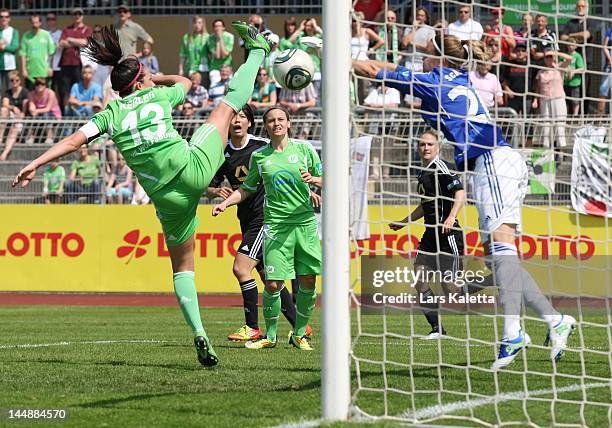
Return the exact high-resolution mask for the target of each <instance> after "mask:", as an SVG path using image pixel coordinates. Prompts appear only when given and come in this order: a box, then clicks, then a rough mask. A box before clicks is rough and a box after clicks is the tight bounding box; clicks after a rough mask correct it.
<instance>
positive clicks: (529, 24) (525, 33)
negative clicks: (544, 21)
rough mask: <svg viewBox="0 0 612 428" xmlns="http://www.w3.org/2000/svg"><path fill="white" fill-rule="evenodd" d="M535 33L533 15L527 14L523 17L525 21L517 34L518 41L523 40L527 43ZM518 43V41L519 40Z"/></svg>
mask: <svg viewBox="0 0 612 428" xmlns="http://www.w3.org/2000/svg"><path fill="white" fill-rule="evenodd" d="M532 31H533V15H532V14H530V13H526V14H524V15H523V21H522V24H521V28H520V30H518V31H517V32H516V33H515V36H516V38H517V39H519V38H522V39H523V40H524V41H525V42H526V41H527V40H529V38H530V37H531V32H532ZM517 43H518V40H517Z"/></svg>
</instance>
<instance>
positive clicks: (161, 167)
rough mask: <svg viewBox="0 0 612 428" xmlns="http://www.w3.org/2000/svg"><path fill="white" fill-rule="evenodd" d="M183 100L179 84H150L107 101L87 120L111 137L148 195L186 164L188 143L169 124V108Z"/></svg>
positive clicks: (183, 96) (170, 122)
mask: <svg viewBox="0 0 612 428" xmlns="http://www.w3.org/2000/svg"><path fill="white" fill-rule="evenodd" d="M184 99H185V89H184V88H183V85H180V84H176V85H174V86H171V87H165V86H154V87H152V88H146V89H143V90H140V91H138V92H135V93H133V94H130V95H128V96H127V97H125V98H122V99H118V100H114V101H111V102H110V103H109V104H108V106H107V107H106V109H105V110H104V111H101V112H100V113H97V114H96V115H94V116H93V118H92V119H91V122H93V123H94V124H95V125H96V127H97V128H98V131H99V132H100V133H101V134H103V133H105V132H106V133H108V134H109V135H110V136H111V138H112V140H113V141H114V142H115V145H116V146H117V149H119V151H120V152H121V154H123V156H124V157H125V161H126V162H127V164H128V166H129V167H130V168H131V169H132V170H133V171H134V173H135V174H136V176H137V177H138V182H139V183H140V184H141V185H142V187H143V188H144V189H145V191H146V192H147V194H148V195H149V196H150V195H152V194H153V193H154V192H156V191H157V190H159V189H161V188H162V187H163V186H164V185H165V184H167V183H168V182H170V181H171V180H172V179H173V178H174V177H176V175H177V174H178V173H179V172H181V171H182V170H183V168H184V167H185V165H186V164H187V160H188V154H187V150H188V149H187V146H188V143H187V141H185V140H184V139H183V138H182V137H181V136H180V135H179V133H178V132H177V131H176V130H175V129H174V125H173V124H172V108H173V107H175V106H177V105H178V104H182V103H183V101H184ZM88 137H89V136H88Z"/></svg>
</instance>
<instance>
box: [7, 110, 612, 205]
mask: <svg viewBox="0 0 612 428" xmlns="http://www.w3.org/2000/svg"><path fill="white" fill-rule="evenodd" d="M384 115H385V116H384V118H383V117H381V111H380V110H377V109H367V108H362V107H359V108H356V109H355V114H354V122H353V127H354V130H355V135H357V134H358V133H359V134H360V135H363V134H366V135H371V136H372V137H373V144H372V150H371V158H372V157H375V156H377V155H378V156H379V158H380V162H381V164H382V165H385V166H387V167H389V170H390V173H389V176H388V177H383V176H380V177H375V176H371V177H370V185H371V186H373V187H372V188H371V192H370V195H371V196H370V202H371V203H375V202H380V198H382V199H383V200H384V201H385V203H389V204H405V203H407V202H416V200H414V201H413V200H410V199H409V198H408V195H409V194H411V195H415V194H416V193H415V189H414V185H415V184H414V183H415V180H414V179H412V178H414V173H415V171H414V170H413V169H412V168H411V165H417V164H418V162H419V160H418V154H417V137H418V136H419V135H420V134H421V133H422V132H423V131H425V130H426V125H425V124H424V123H423V121H422V119H421V118H420V114H418V112H416V111H411V110H406V109H392V110H385V113H384ZM495 118H496V121H497V123H498V124H499V125H500V126H501V128H502V132H503V134H504V136H505V137H506V138H507V139H508V140H509V141H511V142H512V143H513V145H514V146H515V147H516V148H524V147H526V143H527V142H528V141H529V140H528V138H530V137H533V138H532V139H531V142H532V145H533V147H534V148H541V146H538V129H539V127H542V126H546V125H550V123H549V122H545V121H544V120H543V119H541V118H539V117H529V118H525V117H523V116H521V117H520V118H519V117H518V115H517V114H516V112H514V111H513V110H512V109H508V108H499V109H497V110H496V112H495ZM381 119H384V121H382V120H381ZM205 120H206V113H204V114H203V115H201V116H198V117H197V118H195V119H188V120H187V119H184V118H175V119H174V120H173V123H174V126H175V128H176V129H177V131H178V132H179V133H180V134H181V135H189V134H192V133H193V131H194V130H195V129H196V128H197V127H198V126H200V125H201V124H203V123H204V122H205ZM18 122H21V123H22V124H23V125H22V126H23V129H22V130H21V131H20V133H19V140H18V142H17V144H16V145H15V147H14V148H13V151H12V152H11V154H10V156H9V159H8V160H6V161H3V162H0V203H3V204H6V203H19V204H22V203H40V202H42V199H41V194H42V188H43V182H42V172H43V171H39V173H38V174H37V176H36V178H35V180H34V181H33V182H32V183H31V185H30V186H29V187H28V188H26V189H12V188H11V180H12V179H13V177H14V176H15V174H16V173H17V172H18V171H19V170H20V169H21V168H22V167H23V166H24V165H26V164H27V163H28V162H29V161H30V160H32V159H34V158H35V157H36V156H38V155H40V154H41V153H42V152H43V151H45V150H46V149H48V148H49V147H50V144H47V143H45V140H46V138H47V130H48V129H49V128H52V129H53V132H54V135H55V139H54V140H55V141H59V140H60V139H61V138H62V136H65V135H69V134H70V133H72V132H74V131H75V130H77V129H78V128H79V127H80V126H81V125H83V124H84V123H85V120H83V119H68V118H63V119H61V120H36V119H32V118H26V119H21V120H20V121H15V120H8V121H7V120H4V123H5V124H6V129H7V130H6V133H8V129H9V128H10V127H11V126H15V125H16V124H17V125H18V126H19V123H18ZM381 123H384V124H385V130H384V132H383V130H382V129H381V128H380V125H381ZM1 124H2V121H1V120H0V125H1ZM587 125H590V126H601V127H606V128H607V129H610V130H611V132H612V120H611V119H610V118H609V117H606V118H602V117H596V116H593V117H591V116H586V115H585V116H580V117H576V118H572V117H568V118H567V121H566V134H567V140H568V145H567V147H565V148H563V149H562V150H559V149H556V150H555V154H556V161H557V162H556V163H557V168H556V185H555V193H554V194H549V195H528V197H527V199H526V203H527V204H532V205H547V204H553V205H567V204H569V201H570V174H571V150H572V146H573V136H574V133H575V132H576V131H577V130H578V129H580V128H582V127H584V126H587ZM292 131H293V133H294V136H295V137H296V138H302V139H306V140H320V138H321V111H320V109H318V108H313V109H310V110H308V111H307V112H306V113H305V114H301V115H294V116H293V117H292ZM252 133H253V134H254V135H265V131H264V129H263V124H262V122H261V118H260V117H258V118H257V119H256V122H255V126H254V129H253V130H252ZM26 141H27V142H26ZM3 143H4V141H2V146H3ZM112 147H113V146H112V143H111V142H110V141H109V140H108V139H105V138H104V137H100V139H98V140H97V141H95V142H93V143H92V144H90V148H91V149H92V151H94V152H95V153H96V154H97V155H98V156H99V157H100V159H101V160H102V161H103V162H102V164H103V165H104V164H105V161H107V160H108V159H109V156H108V154H109V150H110V149H111V148H112ZM382 148H384V150H382ZM452 151H453V148H452V146H451V145H450V144H445V145H443V147H442V157H444V158H445V159H448V160H451V161H452V157H453V156H452ZM74 159H76V155H72V156H68V157H66V158H64V159H62V161H61V165H62V166H64V168H65V169H66V175H67V176H68V175H69V173H70V166H71V163H72V161H73V160H74ZM330 167H331V166H330ZM409 177H410V178H409ZM100 179H101V180H103V179H104V172H103V171H101V172H100ZM410 186H412V187H410ZM101 188H102V189H103V188H104V186H101ZM101 192H103V190H101ZM91 200H99V201H100V203H104V197H102V195H100V196H99V197H94V198H86V199H85V200H82V201H81V202H83V203H87V202H88V201H91Z"/></svg>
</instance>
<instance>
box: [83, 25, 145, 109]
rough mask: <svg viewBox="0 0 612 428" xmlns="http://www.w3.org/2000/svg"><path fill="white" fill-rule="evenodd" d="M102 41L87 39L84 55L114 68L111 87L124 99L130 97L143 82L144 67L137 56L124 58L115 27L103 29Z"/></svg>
mask: <svg viewBox="0 0 612 428" xmlns="http://www.w3.org/2000/svg"><path fill="white" fill-rule="evenodd" d="M101 35H102V40H101V41H98V40H96V39H94V38H93V37H89V38H88V39H87V45H86V46H85V47H84V48H83V55H85V56H86V57H88V58H90V59H91V60H92V61H94V62H96V63H97V64H100V65H108V66H111V67H113V71H111V76H110V77H111V85H112V87H113V90H114V91H116V92H118V93H119V96H121V97H124V96H126V95H129V94H130V93H131V92H132V90H133V87H134V85H135V84H136V83H137V82H142V80H143V77H144V73H143V67H142V65H141V64H140V62H139V61H138V58H136V57H135V56H128V57H127V58H125V59H122V58H123V51H122V50H121V44H120V43H119V34H118V33H117V30H116V29H115V27H114V26H113V25H111V26H108V27H107V26H105V27H102V33H101Z"/></svg>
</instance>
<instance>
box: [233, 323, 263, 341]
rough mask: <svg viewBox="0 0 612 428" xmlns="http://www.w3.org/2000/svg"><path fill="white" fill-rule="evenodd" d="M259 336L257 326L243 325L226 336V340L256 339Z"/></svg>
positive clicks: (259, 331)
mask: <svg viewBox="0 0 612 428" xmlns="http://www.w3.org/2000/svg"><path fill="white" fill-rule="evenodd" d="M260 337H261V330H260V329H259V328H251V327H249V326H248V325H243V326H242V327H240V328H239V329H238V330H236V331H235V332H234V333H232V334H230V335H228V336H227V339H228V340H231V341H232V342H245V341H247V340H257V339H259V338H260Z"/></svg>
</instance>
